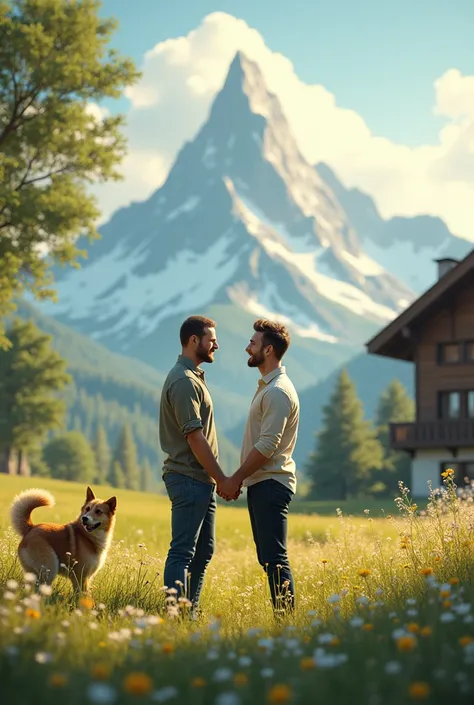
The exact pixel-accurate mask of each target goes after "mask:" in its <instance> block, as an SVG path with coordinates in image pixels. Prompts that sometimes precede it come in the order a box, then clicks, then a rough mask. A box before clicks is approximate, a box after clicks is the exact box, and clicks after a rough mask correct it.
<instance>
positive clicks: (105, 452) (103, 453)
mask: <svg viewBox="0 0 474 705" xmlns="http://www.w3.org/2000/svg"><path fill="white" fill-rule="evenodd" d="M92 448H93V450H94V455H95V460H96V467H97V475H96V477H95V480H94V482H97V483H98V484H100V485H103V484H105V483H106V482H107V478H108V477H109V474H110V462H111V453H110V447H109V441H108V439H107V434H106V432H105V429H104V427H103V426H102V424H99V425H98V426H97V431H96V434H95V438H94V442H93V444H92Z"/></svg>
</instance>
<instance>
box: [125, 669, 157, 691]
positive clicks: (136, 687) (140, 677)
mask: <svg viewBox="0 0 474 705" xmlns="http://www.w3.org/2000/svg"><path fill="white" fill-rule="evenodd" d="M152 688H153V681H152V680H151V678H150V676H149V675H148V674H147V673H143V672H141V671H136V672H134V673H129V674H128V676H126V677H125V678H124V681H123V689H124V690H125V692H126V693H131V694H132V695H147V694H148V693H149V692H150V691H151V689H152Z"/></svg>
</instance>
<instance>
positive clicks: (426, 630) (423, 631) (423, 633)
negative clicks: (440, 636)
mask: <svg viewBox="0 0 474 705" xmlns="http://www.w3.org/2000/svg"><path fill="white" fill-rule="evenodd" d="M420 634H421V636H431V635H432V634H433V630H432V629H431V627H423V628H422V629H420Z"/></svg>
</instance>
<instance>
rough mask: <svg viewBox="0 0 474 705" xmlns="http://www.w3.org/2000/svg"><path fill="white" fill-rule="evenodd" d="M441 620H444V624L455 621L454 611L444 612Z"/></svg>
mask: <svg viewBox="0 0 474 705" xmlns="http://www.w3.org/2000/svg"><path fill="white" fill-rule="evenodd" d="M439 621H440V622H443V623H444V624H448V622H454V614H453V613H452V612H443V614H442V615H441V617H440V618H439Z"/></svg>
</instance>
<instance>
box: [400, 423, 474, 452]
mask: <svg viewBox="0 0 474 705" xmlns="http://www.w3.org/2000/svg"><path fill="white" fill-rule="evenodd" d="M390 444H391V446H392V448H394V449H395V450H414V449H416V448H439V447H441V448H446V447H447V448H453V447H458V446H466V445H471V446H474V419H460V420H457V421H418V422H415V423H394V424H390Z"/></svg>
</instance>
